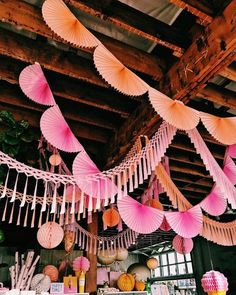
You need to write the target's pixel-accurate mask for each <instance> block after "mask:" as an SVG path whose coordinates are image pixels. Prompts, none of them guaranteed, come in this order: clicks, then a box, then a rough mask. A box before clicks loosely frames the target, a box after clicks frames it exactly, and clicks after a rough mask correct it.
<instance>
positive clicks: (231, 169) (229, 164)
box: [223, 156, 236, 185]
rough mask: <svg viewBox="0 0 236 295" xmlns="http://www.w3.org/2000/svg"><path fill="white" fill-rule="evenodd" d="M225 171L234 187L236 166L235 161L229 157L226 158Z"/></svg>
mask: <svg viewBox="0 0 236 295" xmlns="http://www.w3.org/2000/svg"><path fill="white" fill-rule="evenodd" d="M223 171H224V173H225V175H226V176H227V177H228V179H229V180H230V181H231V183H232V184H233V185H235V184H236V165H235V163H234V161H233V160H232V159H231V158H230V157H229V156H226V157H225V162H224V168H223Z"/></svg>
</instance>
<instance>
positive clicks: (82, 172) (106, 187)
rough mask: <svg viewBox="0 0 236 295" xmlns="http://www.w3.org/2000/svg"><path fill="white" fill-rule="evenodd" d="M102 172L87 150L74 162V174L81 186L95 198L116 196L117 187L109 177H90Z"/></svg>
mask: <svg viewBox="0 0 236 295" xmlns="http://www.w3.org/2000/svg"><path fill="white" fill-rule="evenodd" d="M100 172H101V171H100V170H99V169H98V167H97V166H96V165H95V163H94V162H93V161H92V160H91V158H90V157H89V155H88V154H87V153H86V152H85V151H83V152H81V153H79V154H78V155H77V156H76V158H75V160H74V163H73V175H74V177H75V181H76V183H77V184H78V186H79V188H80V189H81V190H82V191H83V192H84V193H86V194H87V195H89V196H91V197H93V198H100V199H105V198H111V197H113V196H115V195H116V193H117V188H116V185H115V184H113V182H112V181H111V180H110V179H109V178H105V177H104V178H103V179H100V178H99V179H95V178H94V179H89V176H93V175H95V174H97V173H100Z"/></svg>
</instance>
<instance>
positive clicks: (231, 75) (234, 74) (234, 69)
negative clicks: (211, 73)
mask: <svg viewBox="0 0 236 295" xmlns="http://www.w3.org/2000/svg"><path fill="white" fill-rule="evenodd" d="M219 75H221V76H222V77H224V78H227V79H229V80H232V81H234V82H236V65H235V64H233V65H230V66H228V67H225V68H224V69H222V70H220V71H219Z"/></svg>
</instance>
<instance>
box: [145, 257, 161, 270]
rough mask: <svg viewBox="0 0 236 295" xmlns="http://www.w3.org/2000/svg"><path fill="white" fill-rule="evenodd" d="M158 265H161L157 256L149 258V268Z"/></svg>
mask: <svg viewBox="0 0 236 295" xmlns="http://www.w3.org/2000/svg"><path fill="white" fill-rule="evenodd" d="M158 265H159V262H158V260H157V259H156V258H155V257H151V258H149V259H148V260H147V267H148V268H149V269H155V268H157V267H158Z"/></svg>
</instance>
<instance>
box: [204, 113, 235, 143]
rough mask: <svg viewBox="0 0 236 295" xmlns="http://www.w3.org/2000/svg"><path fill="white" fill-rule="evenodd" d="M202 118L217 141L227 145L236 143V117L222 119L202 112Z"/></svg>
mask: <svg viewBox="0 0 236 295" xmlns="http://www.w3.org/2000/svg"><path fill="white" fill-rule="evenodd" d="M200 117H201V120H202V122H203V124H204V126H205V127H206V129H207V130H208V132H209V133H210V134H211V135H212V136H213V137H214V138H215V139H216V140H218V141H219V142H221V143H223V144H227V145H231V144H235V143H236V117H230V118H220V117H217V116H213V115H210V114H207V113H203V112H200Z"/></svg>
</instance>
